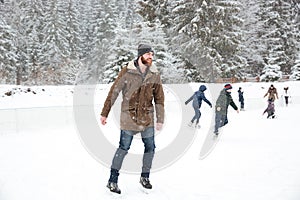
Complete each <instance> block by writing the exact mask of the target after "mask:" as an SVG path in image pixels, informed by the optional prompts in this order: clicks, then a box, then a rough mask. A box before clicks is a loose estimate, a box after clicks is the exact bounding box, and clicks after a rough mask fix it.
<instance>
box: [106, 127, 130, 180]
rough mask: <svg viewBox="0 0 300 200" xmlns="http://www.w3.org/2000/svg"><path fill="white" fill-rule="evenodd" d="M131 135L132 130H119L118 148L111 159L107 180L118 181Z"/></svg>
mask: <svg viewBox="0 0 300 200" xmlns="http://www.w3.org/2000/svg"><path fill="white" fill-rule="evenodd" d="M133 135H134V133H133V131H127V130H121V135H120V141H119V148H118V149H117V151H116V153H115V155H114V158H113V161H112V165H111V174H110V178H109V182H114V183H117V182H118V177H119V170H120V169H121V166H122V163H123V160H124V157H125V156H126V155H127V153H128V150H129V149H130V145H131V142H132V139H133Z"/></svg>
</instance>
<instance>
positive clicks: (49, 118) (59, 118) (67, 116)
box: [0, 106, 74, 135]
mask: <svg viewBox="0 0 300 200" xmlns="http://www.w3.org/2000/svg"><path fill="white" fill-rule="evenodd" d="M73 121H74V120H73V108H72V107H71V106H70V107H37V108H13V109H1V110H0V135H1V134H7V133H19V132H21V131H22V132H24V131H25V132H26V131H39V130H40V131H43V130H46V129H48V130H49V129H50V130H51V129H59V128H61V127H64V126H66V125H70V124H73Z"/></svg>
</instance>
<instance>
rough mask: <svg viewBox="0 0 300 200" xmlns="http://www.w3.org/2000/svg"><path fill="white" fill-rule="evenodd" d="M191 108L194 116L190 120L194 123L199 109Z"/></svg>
mask: <svg viewBox="0 0 300 200" xmlns="http://www.w3.org/2000/svg"><path fill="white" fill-rule="evenodd" d="M193 108H194V112H195V114H194V117H193V119H192V120H191V122H192V123H194V121H195V120H197V117H198V111H199V109H197V108H196V107H195V106H193Z"/></svg>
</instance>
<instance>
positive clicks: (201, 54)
mask: <svg viewBox="0 0 300 200" xmlns="http://www.w3.org/2000/svg"><path fill="white" fill-rule="evenodd" d="M239 7H240V4H239V3H238V1H235V0H232V1H222V0H213V1H205V0H201V1H197V2H195V1H189V0H183V1H176V3H174V4H173V9H172V16H173V18H174V23H173V27H174V29H173V30H174V32H177V34H174V37H173V40H172V44H175V45H178V48H177V49H178V50H179V51H178V54H182V55H183V56H184V57H185V58H186V60H187V61H188V62H189V63H190V65H191V66H192V68H191V67H189V71H191V73H190V74H191V75H193V77H191V78H192V80H194V81H195V80H196V78H198V79H199V77H201V76H202V77H203V78H204V81H210V82H213V81H214V78H215V77H217V75H219V76H220V75H223V76H230V77H231V76H234V75H237V73H236V71H237V69H239V68H240V67H241V63H244V61H243V62H241V61H242V59H241V58H240V56H238V53H237V52H238V50H239V44H240V42H241V37H240V34H239V32H238V30H239V29H238V27H239V26H240V23H241V19H239V18H238V17H236V15H237V13H238V12H239ZM176 41H180V42H179V43H178V42H176ZM235 67H238V68H237V69H235ZM222 72H223V73H222Z"/></svg>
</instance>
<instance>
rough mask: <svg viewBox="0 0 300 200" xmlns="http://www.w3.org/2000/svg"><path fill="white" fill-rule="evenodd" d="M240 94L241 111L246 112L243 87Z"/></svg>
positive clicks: (239, 91)
mask: <svg viewBox="0 0 300 200" xmlns="http://www.w3.org/2000/svg"><path fill="white" fill-rule="evenodd" d="M238 94H239V102H240V103H241V108H240V110H244V106H245V103H244V91H242V88H241V87H239V90H238Z"/></svg>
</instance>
